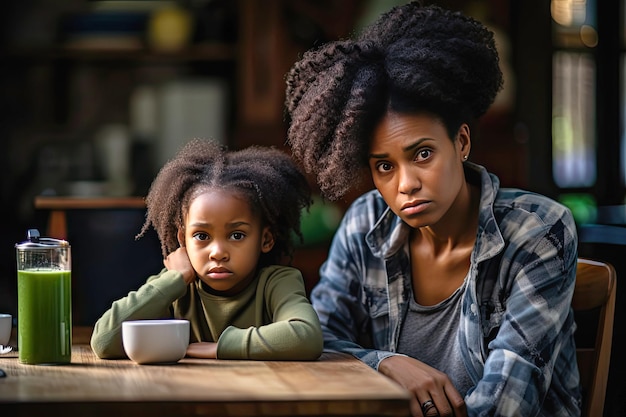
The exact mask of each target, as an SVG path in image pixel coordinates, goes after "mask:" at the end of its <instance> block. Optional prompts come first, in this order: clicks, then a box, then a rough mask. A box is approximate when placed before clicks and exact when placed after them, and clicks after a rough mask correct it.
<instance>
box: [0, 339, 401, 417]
mask: <svg viewBox="0 0 626 417" xmlns="http://www.w3.org/2000/svg"><path fill="white" fill-rule="evenodd" d="M81 341H84V340H81ZM75 342H76V341H75ZM0 368H1V369H3V370H4V371H5V373H6V374H7V376H6V377H4V378H0V415H2V416H5V415H6V416H8V415H9V412H10V413H11V414H10V415H12V416H29V417H30V416H47V415H50V416H51V415H55V416H73V415H89V416H112V417H113V416H114V417H118V416H126V415H129V416H130V415H132V416H143V415H146V416H151V417H154V416H191V415H194V416H196V415H205V416H316V415H319V416H408V414H409V411H408V410H409V409H408V395H407V393H406V392H405V391H404V390H403V389H401V388H400V387H399V386H397V385H396V384H395V383H393V382H392V381H390V380H389V379H387V378H386V377H384V376H383V375H380V374H378V373H377V372H376V371H374V370H372V369H371V368H369V367H367V366H366V365H365V364H363V363H362V362H360V361H358V360H356V359H354V358H352V357H349V356H345V355H341V354H337V353H324V355H323V356H322V358H320V359H319V360H317V361H313V362H294V361H283V362H279V361H232V360H228V361H226V360H223V361H220V360H207V359H192V358H184V359H183V360H181V361H180V362H178V363H176V364H165V365H137V364H135V363H134V362H132V361H130V360H125V359H124V360H103V359H99V358H97V357H96V356H95V355H94V354H93V352H92V351H91V348H90V347H89V345H88V344H84V343H83V344H75V345H74V347H73V352H72V363H71V364H69V365H57V366H49V365H24V364H21V363H20V362H19V360H18V353H17V352H15V351H14V352H11V353H9V354H5V355H2V356H0Z"/></svg>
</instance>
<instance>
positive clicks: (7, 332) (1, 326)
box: [0, 313, 13, 345]
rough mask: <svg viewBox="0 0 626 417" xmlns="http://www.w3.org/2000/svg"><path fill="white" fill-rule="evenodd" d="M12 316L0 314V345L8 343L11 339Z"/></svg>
mask: <svg viewBox="0 0 626 417" xmlns="http://www.w3.org/2000/svg"><path fill="white" fill-rule="evenodd" d="M11 327H13V317H12V316H11V315H10V314H4V313H2V314H0V345H8V344H9V339H11Z"/></svg>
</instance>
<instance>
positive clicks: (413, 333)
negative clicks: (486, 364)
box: [398, 279, 474, 396]
mask: <svg viewBox="0 0 626 417" xmlns="http://www.w3.org/2000/svg"><path fill="white" fill-rule="evenodd" d="M466 281H467V279H466V280H465V281H463V285H461V286H460V287H459V288H458V289H457V290H456V291H455V292H454V293H453V294H452V295H450V297H448V298H447V299H445V300H443V301H442V302H440V303H439V304H435V305H433V306H422V305H420V304H418V303H417V302H416V301H415V298H414V297H411V300H410V303H409V311H408V312H407V315H406V318H405V319H404V323H403V325H402V331H401V332H400V340H399V342H398V353H403V354H405V355H408V356H410V357H412V358H416V359H418V360H420V361H422V362H424V363H426V364H427V365H430V366H432V367H433V368H435V369H438V370H439V371H441V372H443V373H445V374H447V375H448V377H449V378H450V380H451V381H452V383H453V384H454V386H455V388H456V389H457V390H458V391H459V393H460V394H461V395H463V396H465V394H466V393H467V391H468V390H469V389H470V388H471V387H472V386H473V385H474V384H473V383H472V381H471V379H470V377H469V375H468V373H467V370H466V369H465V365H464V364H463V361H462V360H461V354H460V351H459V340H458V337H457V334H458V329H459V318H460V314H461V299H462V298H463V293H464V292H465V289H466V288H467V285H466ZM412 293H413V291H411V294H412Z"/></svg>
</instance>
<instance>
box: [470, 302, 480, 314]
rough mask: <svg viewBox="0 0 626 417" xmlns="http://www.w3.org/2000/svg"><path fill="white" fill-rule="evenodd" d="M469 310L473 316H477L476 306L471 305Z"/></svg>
mask: <svg viewBox="0 0 626 417" xmlns="http://www.w3.org/2000/svg"><path fill="white" fill-rule="evenodd" d="M470 310H471V312H472V314H474V315H477V314H478V307H476V304H472V305H471V306H470Z"/></svg>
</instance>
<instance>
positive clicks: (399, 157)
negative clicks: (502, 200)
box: [369, 113, 470, 228]
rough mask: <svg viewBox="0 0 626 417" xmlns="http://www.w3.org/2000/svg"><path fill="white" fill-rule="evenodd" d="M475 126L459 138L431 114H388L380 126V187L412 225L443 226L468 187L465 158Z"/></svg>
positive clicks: (373, 164)
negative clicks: (452, 138)
mask: <svg viewBox="0 0 626 417" xmlns="http://www.w3.org/2000/svg"><path fill="white" fill-rule="evenodd" d="M469 151H470V136H469V127H468V126H467V125H462V126H461V128H460V129H459V132H458V134H457V137H456V138H454V141H453V140H451V139H450V137H449V136H448V133H447V130H446V128H445V126H444V125H443V123H442V122H441V121H439V119H437V118H434V117H433V116H431V115H429V114H424V113H420V114H412V115H406V114H397V113H387V114H386V115H385V117H384V118H383V119H382V120H381V121H380V123H379V124H378V125H377V126H376V128H375V130H374V135H373V138H372V142H371V145H370V152H369V167H370V170H371V173H372V179H373V181H374V185H375V186H376V188H377V189H378V191H380V193H381V195H382V196H383V198H384V200H385V202H386V203H387V204H388V205H389V207H390V208H391V210H392V211H393V212H394V213H395V214H397V215H398V216H400V217H401V218H402V220H404V221H405V222H406V223H407V224H409V225H410V226H412V227H415V228H417V227H424V226H431V225H435V224H437V223H438V222H439V221H440V220H441V219H442V218H444V217H445V216H446V214H448V213H450V212H451V210H450V209H451V207H453V205H454V204H455V202H456V201H457V197H458V196H459V193H460V192H461V190H462V188H463V187H465V174H464V172H463V158H464V156H467V155H469Z"/></svg>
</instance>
